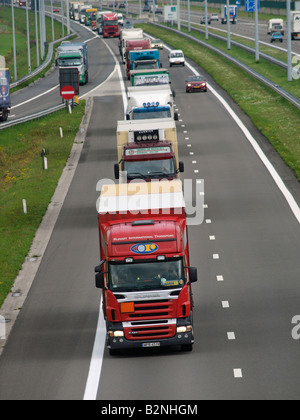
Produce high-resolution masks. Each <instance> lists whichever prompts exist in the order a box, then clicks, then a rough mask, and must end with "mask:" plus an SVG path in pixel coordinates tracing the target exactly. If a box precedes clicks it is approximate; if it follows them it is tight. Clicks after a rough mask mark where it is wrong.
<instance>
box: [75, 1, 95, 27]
mask: <svg viewBox="0 0 300 420" xmlns="http://www.w3.org/2000/svg"><path fill="white" fill-rule="evenodd" d="M92 7H93V6H92V5H91V4H80V5H79V7H78V13H79V22H80V23H82V24H83V25H84V24H85V11H86V10H87V9H91V8H92Z"/></svg>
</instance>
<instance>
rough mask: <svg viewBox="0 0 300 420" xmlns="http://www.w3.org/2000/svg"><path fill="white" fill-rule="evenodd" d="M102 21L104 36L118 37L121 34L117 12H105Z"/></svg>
mask: <svg viewBox="0 0 300 420" xmlns="http://www.w3.org/2000/svg"><path fill="white" fill-rule="evenodd" d="M102 22H103V37H104V38H118V37H119V36H120V29H119V20H118V14H117V13H105V14H104V15H103V17H102Z"/></svg>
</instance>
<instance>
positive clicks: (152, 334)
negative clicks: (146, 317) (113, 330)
mask: <svg viewBox="0 0 300 420" xmlns="http://www.w3.org/2000/svg"><path fill="white" fill-rule="evenodd" d="M166 322H167V321H166ZM133 324H134V323H133ZM124 332H125V338H126V339H127V340H134V341H136V340H160V339H163V338H170V337H174V336H175V334H176V325H174V324H167V323H166V325H163V321H162V322H161V323H160V324H157V323H154V324H152V323H151V322H150V323H147V325H144V326H134V325H132V326H131V327H130V328H125V329H124Z"/></svg>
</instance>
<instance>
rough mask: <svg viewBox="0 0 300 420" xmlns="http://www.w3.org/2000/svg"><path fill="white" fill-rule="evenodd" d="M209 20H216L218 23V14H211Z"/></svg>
mask: <svg viewBox="0 0 300 420" xmlns="http://www.w3.org/2000/svg"><path fill="white" fill-rule="evenodd" d="M210 19H211V20H216V21H217V22H219V14H218V13H211V15H210Z"/></svg>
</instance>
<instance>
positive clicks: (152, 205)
mask: <svg viewBox="0 0 300 420" xmlns="http://www.w3.org/2000/svg"><path fill="white" fill-rule="evenodd" d="M98 216H99V238H100V258H101V263H100V265H99V266H97V267H96V268H95V271H96V273H97V274H96V287H97V288H101V289H102V293H103V296H102V298H103V301H102V302H103V312H104V317H105V320H106V325H107V346H108V348H109V349H110V352H111V353H114V352H116V351H117V350H120V349H131V348H149V347H150V348H152V347H162V346H173V345H177V346H181V348H182V349H183V350H186V351H190V350H192V346H193V343H194V332H193V298H192V287H191V284H192V283H193V282H195V281H197V269H196V268H194V267H190V258H189V244H188V231H187V224H186V215H185V204H184V198H183V193H182V184H181V182H180V181H178V180H177V181H171V182H167V181H164V182H154V183H151V184H150V183H136V184H120V185H110V186H103V188H102V192H101V195H100V200H99V202H98Z"/></svg>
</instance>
